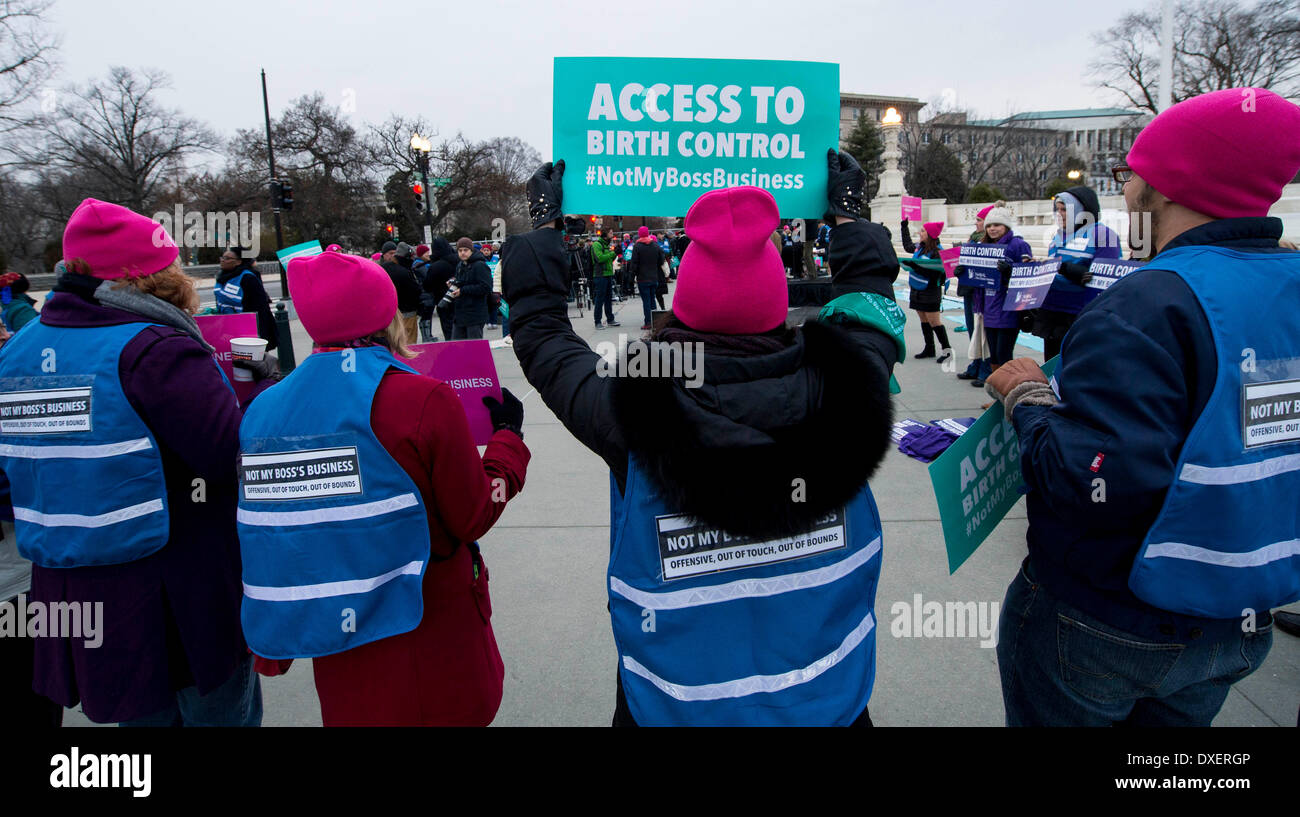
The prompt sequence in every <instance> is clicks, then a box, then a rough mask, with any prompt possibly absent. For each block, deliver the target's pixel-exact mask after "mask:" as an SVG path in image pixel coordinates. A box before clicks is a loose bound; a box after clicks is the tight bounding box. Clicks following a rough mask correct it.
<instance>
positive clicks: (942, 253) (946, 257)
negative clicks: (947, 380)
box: [939, 247, 961, 278]
mask: <svg viewBox="0 0 1300 817" xmlns="http://www.w3.org/2000/svg"><path fill="white" fill-rule="evenodd" d="M960 258H961V247H951V248H949V249H946V250H939V260H941V261H943V271H944V272H946V273H948V277H949V278H951V277H952V276H954V275H956V272H955V270H956V269H957V264H958V263H959V260H960Z"/></svg>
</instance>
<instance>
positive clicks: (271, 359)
mask: <svg viewBox="0 0 1300 817" xmlns="http://www.w3.org/2000/svg"><path fill="white" fill-rule="evenodd" d="M230 365H231V366H234V367H235V368H236V369H247V370H248V371H250V372H252V373H253V382H254V383H260V382H262V381H263V380H279V379H280V378H281V377H282V375H281V374H280V361H279V359H278V358H276V356H275V355H273V354H271V353H270V352H267V353H266V354H265V355H263V356H262V359H261V360H235V361H231V363H230Z"/></svg>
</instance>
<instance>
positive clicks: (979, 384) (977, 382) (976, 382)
mask: <svg viewBox="0 0 1300 817" xmlns="http://www.w3.org/2000/svg"><path fill="white" fill-rule="evenodd" d="M970 384H971V385H972V386H974V387H975V388H977V389H982V388H984V381H983V380H980V379H979V378H978V377H977V378H975V379H974V380H972V381H971V382H970Z"/></svg>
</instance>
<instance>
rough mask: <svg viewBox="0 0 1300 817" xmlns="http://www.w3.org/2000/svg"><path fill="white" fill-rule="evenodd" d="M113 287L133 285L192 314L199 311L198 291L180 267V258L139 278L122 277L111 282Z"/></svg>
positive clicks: (119, 287)
mask: <svg viewBox="0 0 1300 817" xmlns="http://www.w3.org/2000/svg"><path fill="white" fill-rule="evenodd" d="M113 287H114V288H115V289H124V288H126V287H134V288H135V289H138V290H139V291H141V292H143V293H144V294H145V295H152V296H154V297H155V298H158V299H159V300H162V301H166V302H167V303H169V304H172V305H173V306H176V307H178V308H180V309H183V310H185V311H186V312H188V313H190V314H191V315H193V314H194V313H196V312H198V311H199V291H198V289H197V288H195V286H194V279H193V278H191V277H190V276H188V275H186V274H185V272H184V271H183V270H182V269H181V262H180V260H179V259H178V260H176V261H173V262H172V264H171V266H169V267H167V268H166V269H163V270H160V271H158V272H155V273H154V274H153V275H145V276H142V277H140V278H123V279H121V280H120V281H117V282H116V283H114V284H113Z"/></svg>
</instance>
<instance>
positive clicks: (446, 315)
mask: <svg viewBox="0 0 1300 817" xmlns="http://www.w3.org/2000/svg"><path fill="white" fill-rule="evenodd" d="M453 311H454V308H446V307H444V308H442V309H439V310H438V325H439V326H441V327H442V339H443V340H451V336H452V333H453V330H454V329H455V327H454V326H453V325H452V313H453Z"/></svg>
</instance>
